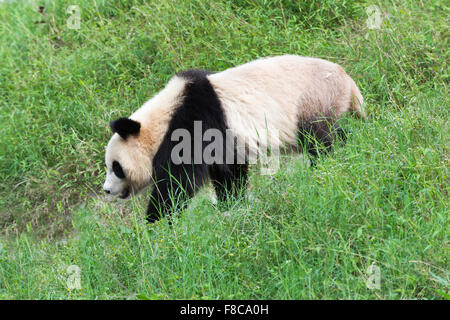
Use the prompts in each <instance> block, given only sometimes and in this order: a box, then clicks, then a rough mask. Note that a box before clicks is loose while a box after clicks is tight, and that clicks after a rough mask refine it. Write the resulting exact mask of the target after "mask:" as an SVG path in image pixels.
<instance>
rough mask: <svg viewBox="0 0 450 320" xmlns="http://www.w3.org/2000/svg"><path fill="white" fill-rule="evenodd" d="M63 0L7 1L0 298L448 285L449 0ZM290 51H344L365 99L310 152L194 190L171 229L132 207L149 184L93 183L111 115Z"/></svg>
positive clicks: (336, 54) (399, 295)
mask: <svg viewBox="0 0 450 320" xmlns="http://www.w3.org/2000/svg"><path fill="white" fill-rule="evenodd" d="M78 2H81V1H78ZM374 3H375V4H377V5H378V6H379V8H380V9H381V11H382V15H383V21H382V24H381V26H380V29H374V30H370V29H368V28H367V26H366V19H367V14H366V8H367V7H368V6H370V5H372V4H374ZM71 4H73V1H35V2H31V1H29V2H27V1H10V2H6V3H0V42H1V46H0V61H1V63H0V111H1V112H0V123H1V124H2V125H1V126H0V137H1V138H0V179H1V181H2V182H1V184H0V232H1V236H0V297H1V298H18V299H43V298H49V299H112V298H136V297H138V296H143V297H148V298H193V299H208V298H209V299H212V298H219V299H222V298H230V299H240V298H261V299H270V298H273V299H308V298H310V299H343V298H344V299H347V298H350V299H353V298H355V299H380V298H385V299H415V298H418V299H443V298H446V297H447V298H448V295H449V290H450V282H449V281H450V280H449V272H448V267H449V264H448V250H449V243H448V231H449V225H448V218H449V217H448V213H449V209H448V207H449V206H448V203H449V201H448V191H449V187H448V185H449V158H450V155H449V154H450V152H449V151H450V150H449V145H450V144H449V142H450V141H449V128H448V123H449V101H448V90H447V84H448V81H449V77H448V64H447V61H449V50H448V15H449V8H448V6H447V5H446V2H445V1H439V0H436V1H412V0H410V1H395V2H391V1H376V2H372V1H331V0H330V1H278V2H276V1H265V0H240V1H225V0H221V1H201V0H189V1H176V2H175V1H148V2H145V1H108V0H96V1H84V2H82V3H81V4H80V8H81V18H82V21H81V29H79V30H71V29H68V28H67V26H66V19H67V18H68V17H69V15H68V14H66V8H67V6H68V5H71ZM39 5H41V6H44V7H45V9H44V13H45V17H43V16H42V15H41V14H40V13H39V12H38V9H37V8H38V6H39ZM42 20H43V21H45V23H35V22H39V21H42ZM284 53H292V54H300V55H305V56H316V57H321V58H325V59H329V60H332V61H334V62H337V63H339V64H341V65H342V66H343V67H344V68H345V69H346V70H347V72H348V73H349V74H350V75H351V76H352V77H353V78H354V79H355V81H356V82H357V84H358V86H359V87H360V88H361V91H362V93H363V95H364V97H365V99H366V101H367V112H368V114H369V119H368V120H367V121H365V122H360V121H357V120H354V119H345V123H344V126H345V127H346V128H351V129H352V133H351V135H350V137H349V139H348V142H347V144H346V145H345V146H341V147H339V148H337V149H336V150H335V152H334V153H333V154H332V155H331V156H330V157H327V158H324V159H322V160H321V161H320V162H319V164H318V166H317V168H316V169H315V170H311V169H310V168H309V167H308V165H306V160H305V158H302V157H298V156H291V157H287V158H286V159H283V161H282V163H283V165H282V167H281V168H280V170H279V171H278V172H277V173H276V174H274V175H272V176H266V175H260V174H258V171H257V170H254V171H253V173H252V175H251V182H250V189H249V192H248V196H247V197H246V198H244V199H241V200H238V201H235V202H230V203H228V204H227V205H226V207H225V208H221V209H218V208H216V207H215V206H213V205H212V203H211V200H210V196H209V193H208V190H207V189H205V190H204V191H203V192H202V193H201V194H199V195H198V196H197V197H196V198H194V199H193V201H192V202H191V203H190V205H189V207H188V208H187V209H186V210H184V211H183V212H180V213H179V214H177V216H176V218H175V220H174V224H173V226H172V227H170V226H169V225H168V224H167V221H166V220H162V221H161V222H159V223H157V224H155V225H151V226H149V225H146V224H144V223H143V218H144V217H143V214H144V211H145V205H146V201H147V200H148V195H141V196H139V197H137V198H135V199H133V200H132V201H128V202H104V201H103V199H102V198H98V197H92V194H95V193H98V192H100V190H101V185H102V183H103V179H104V177H105V173H104V163H103V156H104V149H105V146H106V143H107V142H108V139H109V137H110V132H109V128H108V122H109V121H110V120H113V119H115V118H117V117H119V116H126V115H129V114H130V113H131V112H132V111H134V110H136V109H137V108H138V107H139V106H140V105H141V104H142V103H143V102H145V101H146V100H147V99H148V98H150V97H151V96H152V95H153V94H155V93H156V92H157V91H158V90H160V89H161V88H162V87H163V86H164V84H165V83H166V82H167V81H168V79H169V78H170V77H171V76H172V75H173V74H174V73H176V72H177V71H180V70H182V69H186V68H191V67H195V68H204V69H211V70H217V71H218V70H223V69H226V68H228V67H231V66H235V65H237V64H240V63H244V62H247V61H250V60H253V59H255V58H258V57H261V56H267V55H277V54H284ZM70 265H76V266H78V267H79V268H80V270H81V274H80V275H81V287H82V289H81V290H78V289H73V290H68V287H67V282H66V280H67V278H68V276H69V274H68V272H67V267H68V266H70ZM371 265H376V266H378V267H379V268H380V271H381V288H380V289H369V288H367V286H366V279H367V277H368V276H370V275H369V274H368V273H367V268H368V267H369V266H371Z"/></svg>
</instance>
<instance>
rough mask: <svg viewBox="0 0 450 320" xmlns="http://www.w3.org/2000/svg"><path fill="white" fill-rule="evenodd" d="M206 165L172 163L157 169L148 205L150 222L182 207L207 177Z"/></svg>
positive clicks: (148, 219) (147, 216) (147, 215)
mask: <svg viewBox="0 0 450 320" xmlns="http://www.w3.org/2000/svg"><path fill="white" fill-rule="evenodd" d="M207 175H208V174H207V168H206V167H205V166H204V165H173V164H172V165H170V166H165V168H163V167H158V168H157V169H156V170H155V174H154V180H155V181H156V183H155V187H154V189H153V191H152V195H151V198H150V201H149V204H148V207H147V212H146V219H147V221H148V222H149V223H154V222H155V221H157V220H159V219H161V218H163V217H165V216H170V215H171V213H172V212H173V211H177V210H180V209H182V208H183V207H184V206H185V205H186V202H187V200H188V199H189V198H191V197H192V196H193V195H194V193H195V192H196V191H197V190H198V189H199V188H200V187H201V186H202V185H203V183H204V181H205V180H206V178H207Z"/></svg>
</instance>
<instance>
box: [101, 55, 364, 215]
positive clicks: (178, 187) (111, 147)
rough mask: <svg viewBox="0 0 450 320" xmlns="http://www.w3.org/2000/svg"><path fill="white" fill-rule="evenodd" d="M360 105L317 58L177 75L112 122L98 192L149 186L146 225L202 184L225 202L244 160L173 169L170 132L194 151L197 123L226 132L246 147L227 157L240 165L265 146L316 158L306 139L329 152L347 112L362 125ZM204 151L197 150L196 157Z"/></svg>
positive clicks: (345, 82) (348, 82)
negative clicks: (182, 132) (184, 137)
mask: <svg viewBox="0 0 450 320" xmlns="http://www.w3.org/2000/svg"><path fill="white" fill-rule="evenodd" d="M362 102H363V98H362V96H361V93H360V91H359V90H358V88H357V86H356V85H355V83H354V81H353V80H352V79H351V78H350V76H349V75H348V74H347V73H345V71H344V70H343V69H342V68H341V67H340V66H339V65H337V64H335V63H332V62H329V61H325V60H322V59H316V58H308V57H300V56H295V55H284V56H278V57H269V58H262V59H258V60H256V61H252V62H249V63H246V64H243V65H241V66H237V67H234V68H231V69H227V70H225V71H222V72H218V73H212V72H208V71H201V70H188V71H184V72H181V73H178V74H177V75H175V76H174V77H173V78H172V79H171V80H170V81H169V83H168V84H167V85H166V87H165V88H164V89H163V90H162V91H160V92H159V93H158V94H157V95H155V96H154V97H153V98H151V99H150V100H149V101H147V102H146V103H145V104H144V105H143V106H142V107H141V108H140V109H138V110H137V111H136V112H135V113H133V114H132V115H131V116H130V117H129V118H121V119H118V120H116V121H113V122H111V123H110V126H111V129H112V131H113V132H114V133H115V134H114V135H113V136H112V138H111V140H110V141H109V143H108V146H107V149H106V156H105V160H106V166H107V176H106V182H105V184H104V190H105V192H106V193H109V194H113V195H118V196H119V197H121V198H127V197H128V196H129V195H130V193H136V192H138V191H141V190H143V189H144V188H145V187H147V186H152V187H153V188H152V189H153V190H152V196H151V200H150V202H149V206H148V210H147V215H146V217H147V220H148V221H149V222H153V221H155V220H158V219H159V218H160V217H162V216H164V215H166V214H167V213H170V208H173V203H172V201H171V199H173V198H174V197H175V198H176V197H182V200H184V199H186V198H187V197H190V196H192V195H193V194H194V193H195V191H196V190H197V189H199V188H200V187H201V186H202V184H204V182H206V181H207V180H208V179H210V180H211V181H212V183H213V185H214V188H215V190H216V193H217V196H218V199H219V200H223V199H225V197H226V196H227V195H229V194H235V193H236V190H238V189H239V188H241V187H243V186H245V181H246V177H247V160H245V161H244V163H242V162H239V163H236V162H234V163H225V162H226V161H223V162H222V163H220V162H217V163H213V164H207V163H205V162H200V163H198V162H197V163H195V162H194V161H191V163H181V164H177V163H175V162H174V161H173V160H172V159H171V152H172V150H173V148H174V147H175V146H176V144H177V143H178V142H179V141H178V140H177V141H172V140H173V137H172V134H173V132H174V131H175V130H176V129H180V128H182V129H186V130H188V131H189V132H190V133H192V135H191V141H190V143H192V145H194V143H195V141H194V138H195V135H194V134H193V133H194V121H201V123H202V133H205V131H206V130H208V129H211V128H214V129H217V130H219V131H220V132H221V133H223V135H224V136H225V135H226V133H227V132H232V133H233V135H234V136H235V137H236V138H237V139H242V141H245V150H244V151H239V150H237V149H235V150H233V152H236V155H237V156H243V157H244V158H245V154H246V155H248V153H249V152H250V153H258V150H259V149H261V148H263V147H264V148H267V147H269V148H281V149H282V150H303V151H307V152H309V153H310V154H311V155H312V156H316V155H317V154H318V150H317V144H315V143H308V142H307V140H308V141H310V140H309V139H307V138H306V137H313V139H315V140H316V141H318V142H320V143H321V145H322V146H324V147H325V150H329V149H330V148H331V145H332V143H333V142H334V140H335V138H336V132H338V131H339V128H337V125H336V123H335V122H336V120H337V119H338V118H339V117H341V116H342V115H343V114H344V113H345V112H347V111H351V112H352V113H354V114H355V115H356V116H359V117H361V118H364V117H365V114H364V111H363V109H362ZM197 139H198V137H197ZM197 142H198V141H197ZM265 142H266V143H265ZM207 145H208V142H206V141H202V142H201V144H200V146H201V148H202V150H203V149H204V148H205V147H206V146H207ZM300 145H301V146H300ZM194 149H195V148H193V150H194ZM202 150H198V149H197V151H200V152H201V151H202ZM222 151H223V152H222V156H223V157H225V156H226V154H227V152H230V150H228V149H227V148H225V147H224V149H223V150H222ZM242 152H244V153H245V154H242ZM194 153H195V152H194ZM236 155H235V156H236ZM191 157H192V158H193V157H194V154H192V155H191ZM313 158H314V157H313ZM234 159H235V160H236V158H234ZM245 159H247V158H245ZM169 172H170V174H169ZM177 202H178V201H177ZM178 203H180V204H182V203H183V201H179V202H178Z"/></svg>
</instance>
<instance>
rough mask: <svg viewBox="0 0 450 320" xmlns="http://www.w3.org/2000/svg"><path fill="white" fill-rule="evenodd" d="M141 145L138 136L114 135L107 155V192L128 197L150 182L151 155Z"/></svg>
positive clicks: (123, 197)
mask: <svg viewBox="0 0 450 320" xmlns="http://www.w3.org/2000/svg"><path fill="white" fill-rule="evenodd" d="M139 146H140V145H139V143H138V139H137V138H136V137H131V136H130V137H127V139H123V138H122V137H121V136H120V135H119V134H117V133H116V134H114V135H113V136H112V138H111V140H110V141H109V143H108V146H107V148H106V155H105V162H106V167H107V170H106V180H105V183H104V185H103V189H104V191H105V192H106V193H107V194H111V195H115V196H118V197H119V198H122V199H126V198H128V197H129V196H130V195H131V194H136V193H138V192H139V191H141V190H143V189H144V188H145V187H147V186H148V185H149V184H150V181H151V174H150V173H151V172H152V166H151V161H150V157H149V156H148V155H146V153H145V152H143V150H142V149H141V148H140V147H139Z"/></svg>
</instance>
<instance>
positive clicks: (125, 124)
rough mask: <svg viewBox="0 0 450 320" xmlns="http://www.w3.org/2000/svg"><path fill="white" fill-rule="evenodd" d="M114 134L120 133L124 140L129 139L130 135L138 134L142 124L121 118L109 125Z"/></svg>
mask: <svg viewBox="0 0 450 320" xmlns="http://www.w3.org/2000/svg"><path fill="white" fill-rule="evenodd" d="M109 126H110V127H111V130H112V132H114V133H118V134H119V135H120V136H121V137H122V138H123V139H125V140H126V139H127V138H128V136H129V135H130V134H138V133H139V130H141V124H140V123H139V122H137V121H134V120H131V119H128V118H120V119H117V120H114V121H111V122H110V123H109Z"/></svg>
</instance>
